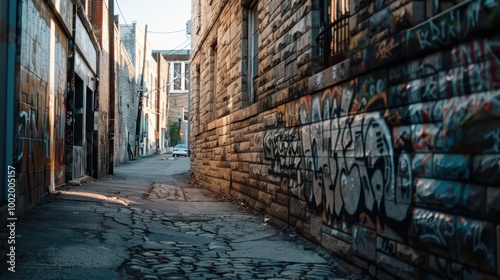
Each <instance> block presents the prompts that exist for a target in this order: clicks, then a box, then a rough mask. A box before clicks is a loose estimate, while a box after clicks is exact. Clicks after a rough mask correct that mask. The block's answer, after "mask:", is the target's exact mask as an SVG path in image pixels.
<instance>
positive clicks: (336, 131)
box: [264, 74, 413, 223]
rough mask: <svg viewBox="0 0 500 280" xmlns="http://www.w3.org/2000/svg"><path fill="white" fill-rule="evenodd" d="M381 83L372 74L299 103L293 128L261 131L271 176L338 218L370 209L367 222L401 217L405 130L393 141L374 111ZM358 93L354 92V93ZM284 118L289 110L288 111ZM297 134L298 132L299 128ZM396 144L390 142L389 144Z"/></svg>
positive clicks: (381, 101)
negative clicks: (279, 177)
mask: <svg viewBox="0 0 500 280" xmlns="http://www.w3.org/2000/svg"><path fill="white" fill-rule="evenodd" d="M386 87H387V86H386V81H385V80H384V79H383V78H381V75H379V74H374V75H370V76H366V77H364V78H362V79H359V80H358V83H357V88H356V84H355V83H352V82H349V83H345V84H344V85H341V86H336V87H333V88H330V89H328V90H326V91H324V92H323V93H321V94H316V95H313V96H307V97H304V98H302V99H301V100H300V101H299V105H298V118H299V120H298V121H293V120H292V121H287V122H288V123H299V124H301V125H300V126H298V127H293V128H287V129H278V130H275V131H272V132H269V133H268V134H267V135H266V136H265V141H264V152H265V157H266V159H268V160H270V162H271V168H270V169H269V174H272V175H279V176H281V177H282V178H286V180H288V186H289V188H290V191H291V193H292V194H296V193H299V194H300V195H302V194H303V195H304V197H305V199H306V200H307V202H308V205H309V208H310V209H311V210H312V211H314V212H315V213H316V214H324V215H325V216H326V218H327V219H328V220H330V221H332V220H334V219H335V218H336V217H340V216H348V217H351V218H354V219H355V218H357V217H359V214H360V213H361V212H364V213H368V214H370V215H372V218H373V221H375V220H377V219H378V220H379V221H381V222H382V223H384V222H388V223H389V222H391V221H392V222H404V221H406V220H407V216H408V210H409V206H410V203H411V199H412V194H413V190H412V186H413V184H412V182H413V179H412V172H411V159H410V156H409V152H411V151H408V150H405V149H406V148H408V147H410V148H411V145H409V144H408V143H406V142H407V141H408V138H409V137H408V133H407V132H405V131H401V135H396V137H397V138H396V141H393V135H392V130H391V129H390V128H389V126H388V124H387V123H386V121H385V119H384V116H383V115H382V114H381V113H380V112H379V111H374V110H378V109H382V108H385V107H386V106H387V105H386V102H387V101H386V92H387V90H386ZM358 92H359V93H360V94H357V93H358ZM289 116H290V115H289ZM299 132H300V133H299ZM394 143H396V144H394Z"/></svg>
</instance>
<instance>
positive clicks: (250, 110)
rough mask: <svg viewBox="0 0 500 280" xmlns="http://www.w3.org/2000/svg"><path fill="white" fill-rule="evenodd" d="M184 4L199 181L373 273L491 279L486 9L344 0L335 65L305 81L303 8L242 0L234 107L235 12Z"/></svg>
mask: <svg viewBox="0 0 500 280" xmlns="http://www.w3.org/2000/svg"><path fill="white" fill-rule="evenodd" d="M196 2H197V1H193V18H194V17H198V13H197V10H196V9H197V8H198V7H199V8H201V9H202V10H203V11H205V10H207V9H210V11H211V12H210V13H208V14H206V15H205V14H202V15H201V16H200V18H199V19H198V21H201V22H203V25H202V27H201V28H199V31H198V33H197V34H194V36H193V55H192V59H191V67H192V68H191V69H192V70H191V72H192V73H193V76H192V77H193V79H192V80H193V86H192V92H191V104H193V106H192V109H191V113H192V119H191V125H192V134H191V150H192V152H193V154H192V157H191V160H192V171H193V172H194V174H195V175H196V176H197V178H198V179H199V180H200V182H202V183H203V184H205V185H207V186H209V187H211V188H214V189H216V190H222V191H226V192H228V193H230V194H232V195H235V196H237V197H239V198H241V199H243V200H245V201H246V202H247V203H248V204H250V205H251V206H252V207H253V208H254V209H256V210H258V211H260V212H261V213H263V214H265V215H267V216H270V217H271V218H272V219H273V220H275V221H276V222H278V223H281V224H283V225H290V226H291V227H293V228H294V229H295V230H296V231H297V232H298V233H300V234H301V235H302V236H304V237H306V238H308V239H310V240H312V241H314V242H316V243H318V244H320V245H322V246H323V247H325V248H327V249H328V250H330V251H331V252H333V253H334V254H335V255H336V256H338V257H340V258H341V259H342V260H344V261H345V262H346V264H349V265H350V266H351V268H352V269H354V270H356V271H358V272H360V273H364V274H367V275H371V276H373V277H375V278H378V279H390V278H404V279H409V278H411V279H413V278H422V279H442V278H463V279H479V278H481V279H494V278H498V277H499V276H500V258H499V257H500V220H499V219H498V217H499V212H500V211H499V210H500V183H499V182H500V163H499V162H500V149H499V147H500V146H499V143H500V141H499V139H500V138H499V135H500V134H499V133H500V130H499V127H500V126H499V124H500V90H499V88H500V78H499V70H500V64H499V63H500V60H499V57H500V56H499V55H500V48H499V46H500V41H499V39H498V36H497V35H498V30H495V27H498V26H500V15H499V13H500V1H497V0H493V1H480V0H473V1H462V3H461V4H457V5H455V4H453V3H451V2H444V1H443V2H439V3H437V2H434V1H427V3H424V2H420V1H356V0H353V1H351V3H350V11H351V15H352V16H351V18H350V21H351V25H350V34H351V45H350V57H349V59H347V60H345V61H343V62H341V63H339V64H337V65H335V66H332V67H330V68H327V69H325V70H323V71H321V72H317V68H318V66H317V61H316V59H317V57H318V50H317V45H316V43H315V38H316V34H317V30H318V24H319V23H318V22H319V21H318V19H317V12H318V11H317V10H318V8H319V7H317V6H316V5H317V1H287V0H283V1H258V11H259V21H260V26H259V33H260V40H259V61H260V63H259V78H258V84H259V91H258V97H257V100H258V101H257V102H256V103H255V104H253V105H250V106H248V107H243V105H242V103H241V102H238V100H241V99H242V96H244V95H245V87H244V83H245V81H244V78H243V72H244V71H242V70H241V69H244V68H245V67H244V62H243V61H244V55H242V54H244V48H245V47H244V45H245V44H244V43H243V42H242V40H240V39H241V38H244V37H245V35H244V32H242V30H243V28H242V26H244V24H242V20H243V19H244V9H245V8H244V7H243V6H241V3H240V1H237V3H226V2H224V1H218V2H220V4H218V5H221V6H218V7H209V6H207V5H208V4H207V2H206V1H202V4H201V5H200V6H198V5H197V4H196ZM436 3H437V4H436ZM205 23H206V24H205ZM193 30H194V31H196V30H198V28H197V26H196V21H194V20H193ZM214 42H215V44H214ZM214 45H216V52H217V56H216V57H218V58H219V60H218V61H217V63H216V65H217V71H216V72H215V75H216V79H215V80H216V81H217V85H216V94H213V93H212V92H211V91H212V89H213V86H211V83H212V82H213V77H214V74H212V72H211V71H212V69H211V65H212V61H211V59H213V57H214V56H213V55H211V52H212V53H213V51H214V48H213V47H214ZM237 69H238V70H239V71H238V70H237ZM213 98H215V104H214V103H213ZM212 108H214V110H213V112H212V111H211V110H212Z"/></svg>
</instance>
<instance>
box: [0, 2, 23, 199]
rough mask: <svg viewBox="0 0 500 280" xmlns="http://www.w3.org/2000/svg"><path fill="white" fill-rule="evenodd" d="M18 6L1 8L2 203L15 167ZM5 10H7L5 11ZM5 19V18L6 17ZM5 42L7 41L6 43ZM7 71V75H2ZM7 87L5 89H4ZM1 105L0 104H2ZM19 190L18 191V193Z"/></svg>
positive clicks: (4, 4)
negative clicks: (11, 171) (2, 57)
mask: <svg viewBox="0 0 500 280" xmlns="http://www.w3.org/2000/svg"><path fill="white" fill-rule="evenodd" d="M18 5H22V4H21V2H18V1H2V7H1V10H2V11H1V12H0V14H1V15H2V17H3V16H6V19H7V20H5V21H4V22H3V23H2V24H1V25H3V24H6V26H3V27H5V29H3V30H5V31H6V34H5V36H2V37H1V41H0V50H1V52H2V54H3V53H5V54H6V56H5V58H6V66H0V67H2V68H3V69H1V70H0V73H1V74H0V75H2V76H3V77H2V76H0V81H2V80H3V78H5V81H2V83H1V84H3V85H0V87H1V88H2V90H5V93H6V94H5V95H3V98H1V99H0V100H1V101H2V102H1V103H3V104H4V106H3V108H4V110H3V113H2V117H4V119H5V121H4V122H3V123H4V124H5V126H2V125H0V129H1V130H2V132H3V137H4V139H3V140H5V142H3V141H0V142H1V143H2V144H3V145H2V148H1V149H2V150H1V151H0V155H1V156H2V157H1V158H2V159H3V160H2V163H1V164H0V166H1V167H2V170H3V171H2V173H1V175H0V176H1V180H2V182H4V184H2V185H3V186H2V187H1V190H0V193H1V200H0V202H6V201H7V200H8V197H7V193H8V192H7V188H8V186H9V185H8V176H7V175H8V171H10V170H11V168H9V167H10V166H13V164H14V152H13V150H14V149H13V147H14V136H15V135H16V134H15V133H14V96H15V93H16V84H18V83H17V81H16V80H17V79H18V76H17V75H16V44H17V39H18V37H17V34H18V29H19V28H18V26H17V10H18ZM4 8H5V10H4ZM4 19H5V17H4ZM4 40H5V41H4ZM2 70H5V73H2V72H3V71H2ZM4 85H5V87H4ZM1 103H0V104H1ZM20 174H21V170H15V175H16V177H17V178H19V177H18V176H19V175H20ZM17 191H18V189H16V192H17Z"/></svg>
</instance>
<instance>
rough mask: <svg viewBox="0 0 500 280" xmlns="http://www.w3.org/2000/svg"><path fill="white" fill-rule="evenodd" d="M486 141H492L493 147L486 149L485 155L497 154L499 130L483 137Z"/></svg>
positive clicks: (499, 147) (499, 150) (499, 144)
mask: <svg viewBox="0 0 500 280" xmlns="http://www.w3.org/2000/svg"><path fill="white" fill-rule="evenodd" d="M484 138H485V139H486V140H489V139H491V140H492V141H493V147H491V148H490V149H487V150H486V151H485V152H486V153H499V152H500V128H497V129H495V130H494V131H490V132H488V133H486V134H485V135H484Z"/></svg>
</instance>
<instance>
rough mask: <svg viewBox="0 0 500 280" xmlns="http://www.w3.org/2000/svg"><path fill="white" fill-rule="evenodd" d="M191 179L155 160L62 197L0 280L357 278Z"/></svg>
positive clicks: (26, 233)
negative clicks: (13, 267)
mask: <svg viewBox="0 0 500 280" xmlns="http://www.w3.org/2000/svg"><path fill="white" fill-rule="evenodd" d="M188 170H189V159H188V158H175V159H171V158H168V157H167V156H166V155H160V156H151V157H148V158H143V159H139V160H136V161H133V162H130V163H127V164H124V165H121V166H119V167H117V168H116V169H115V175H114V176H107V177H105V178H104V179H102V180H99V181H94V182H87V183H84V184H82V185H81V186H67V187H63V188H60V189H58V193H57V194H56V195H53V196H50V197H48V198H47V199H46V200H45V201H44V203H43V204H41V205H39V206H36V207H34V208H33V209H31V210H29V211H28V212H27V213H26V214H25V215H23V216H21V217H19V219H18V226H17V228H16V244H15V245H16V263H15V273H13V272H10V271H7V270H6V266H5V264H6V261H5V260H4V259H2V271H1V272H2V274H0V279H339V278H340V279H352V278H355V277H354V276H353V275H350V274H349V273H347V272H346V271H345V270H343V269H342V268H341V267H340V266H339V265H338V264H337V263H336V262H335V260H334V258H332V257H330V256H329V255H328V254H327V253H326V252H324V251H323V250H321V249H319V248H318V247H316V246H314V245H311V244H309V243H307V242H304V241H302V240H301V239H300V238H298V237H296V236H295V235H294V234H293V233H291V232H288V230H286V229H280V228H278V227H275V226H273V225H271V224H269V222H268V221H267V220H264V219H263V217H261V216H258V215H253V214H251V213H248V212H247V211H246V209H245V208H244V207H242V206H241V205H239V204H238V203H235V202H234V201H233V202H231V201H230V200H228V199H225V200H223V199H222V198H221V195H220V194H216V193H212V192H209V191H208V190H206V189H203V188H199V187H197V186H196V185H195V184H194V183H193V182H192V181H191V179H190V176H189V174H188ZM2 230H3V229H2ZM1 234H3V235H5V234H6V233H5V232H4V231H2V232H1ZM2 240H6V239H5V238H2ZM2 245H4V244H2ZM2 258H5V256H2Z"/></svg>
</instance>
